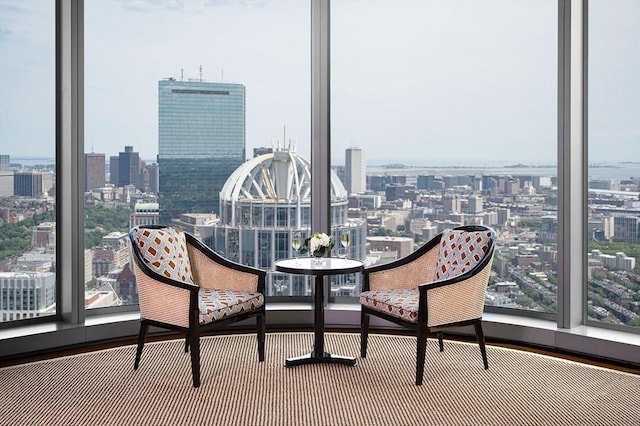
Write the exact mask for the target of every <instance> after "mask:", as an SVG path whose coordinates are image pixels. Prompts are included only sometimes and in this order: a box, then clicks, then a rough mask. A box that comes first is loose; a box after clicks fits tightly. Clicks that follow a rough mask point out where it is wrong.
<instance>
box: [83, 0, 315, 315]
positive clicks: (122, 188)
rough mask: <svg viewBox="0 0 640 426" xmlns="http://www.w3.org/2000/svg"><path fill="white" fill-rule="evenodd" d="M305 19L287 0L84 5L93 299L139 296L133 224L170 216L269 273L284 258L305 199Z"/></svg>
mask: <svg viewBox="0 0 640 426" xmlns="http://www.w3.org/2000/svg"><path fill="white" fill-rule="evenodd" d="M309 16H310V6H309V3H308V2H304V1H293V0H291V1H276V2H209V1H188V2H180V3H175V2H133V3H132V2H114V1H107V0H105V1H99V0H94V1H90V2H86V3H85V36H86V40H85V74H86V76H85V97H86V99H85V125H86V129H85V152H86V161H87V163H86V164H87V175H86V185H87V186H86V191H87V192H86V198H85V199H86V211H87V220H86V222H85V231H86V236H87V237H86V249H87V251H86V259H87V261H86V264H87V265H91V266H88V267H87V274H86V277H85V280H86V291H87V299H88V300H94V301H95V303H93V302H91V303H87V307H88V308H93V307H105V306H116V305H128V304H136V303H137V291H136V285H135V279H134V278H133V275H132V273H131V268H130V265H129V256H128V251H129V246H128V240H127V234H126V233H127V231H128V230H129V228H130V227H132V226H136V225H145V224H162V225H173V226H176V227H179V228H181V229H183V230H184V231H186V232H189V233H191V234H193V235H195V236H196V237H197V238H199V239H201V240H202V241H203V242H204V243H205V244H207V245H208V246H210V247H211V248H213V249H214V250H215V251H217V252H218V253H221V254H223V255H224V256H226V257H228V258H229V259H231V260H234V261H236V262H240V263H243V264H247V265H251V266H256V267H260V268H264V269H270V268H271V265H272V263H273V261H274V259H275V258H279V257H283V256H284V257H291V256H293V252H292V249H291V244H290V236H291V234H292V230H293V229H294V228H301V227H303V226H304V224H303V223H300V222H296V221H295V218H296V217H298V216H297V215H296V214H295V213H296V211H297V209H298V208H300V209H301V210H303V209H308V205H309V202H310V199H309V197H308V194H306V192H305V191H304V189H305V188H306V186H305V185H307V184H308V179H307V180H305V179H304V176H305V175H304V173H305V172H306V169H305V167H306V166H308V162H309V152H310V149H309V135H310V133H311V132H310V118H309V116H310V92H309V87H310V21H309ZM114 23H117V25H116V26H114ZM248 28H250V30H248ZM114 29H116V30H115V31H114ZM124 94H126V96H123V95H124ZM276 156H277V158H276ZM276 165H277V167H276ZM283 170H284V172H285V174H284V175H279V176H278V178H276V174H280V173H282V171H283ZM289 170H295V171H296V174H297V175H298V176H299V177H301V179H300V181H299V182H300V183H301V187H302V188H303V190H302V191H299V190H298V189H299V188H298V186H297V183H298V181H295V182H294V180H293V177H294V175H295V174H293V173H292V174H287V172H288V171H289ZM282 177H284V178H285V179H288V180H282ZM276 180H277V182H276ZM292 182H293V183H294V184H295V185H293V186H292V185H291V183H292ZM298 194H301V195H302V196H303V197H305V198H303V199H302V203H301V205H299V204H297V203H298V199H297V198H295V197H297V196H298ZM290 204H291V205H293V206H294V207H296V209H294V210H293V213H294V214H292V215H289V214H288V212H287V210H286V207H287V206H289V205H290ZM276 207H277V210H276ZM289 216H292V217H289ZM279 280H280V281H282V280H286V281H287V282H288V280H289V277H286V276H285V277H281V278H280V279H279ZM282 288H284V286H283V285H278V289H279V290H278V294H283V295H289V296H292V295H298V294H295V293H293V292H292V290H289V292H284V291H280V290H281V289H282ZM287 288H289V289H292V288H293V286H290V285H288V286H287ZM274 292H276V290H275V286H274V284H273V278H272V276H271V275H269V278H268V284H267V293H268V294H269V295H271V294H272V293H274ZM305 294H306V293H305Z"/></svg>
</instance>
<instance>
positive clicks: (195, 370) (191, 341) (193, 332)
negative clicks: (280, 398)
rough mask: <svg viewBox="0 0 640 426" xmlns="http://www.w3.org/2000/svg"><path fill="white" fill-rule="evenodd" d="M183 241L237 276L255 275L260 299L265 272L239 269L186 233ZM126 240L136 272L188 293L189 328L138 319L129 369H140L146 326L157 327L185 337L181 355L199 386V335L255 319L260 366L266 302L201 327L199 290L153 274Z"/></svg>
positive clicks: (132, 242) (196, 385) (238, 265)
mask: <svg viewBox="0 0 640 426" xmlns="http://www.w3.org/2000/svg"><path fill="white" fill-rule="evenodd" d="M140 228H149V229H164V228H167V226H162V225H144V226H140ZM184 234H185V237H186V241H187V245H190V246H191V247H192V248H195V249H196V250H198V251H200V252H201V253H203V254H204V255H206V256H207V257H208V258H209V259H211V260H212V261H214V262H216V263H218V264H220V265H223V266H226V267H228V268H231V269H235V270H237V271H240V272H246V273H251V274H255V275H257V276H258V287H257V290H256V291H257V292H259V293H262V294H263V295H264V289H265V281H266V275H267V273H266V271H264V270H261V269H258V268H253V267H250V266H246V265H242V264H240V263H236V262H232V261H230V260H228V259H226V258H224V257H222V256H220V255H219V254H217V253H216V252H214V251H213V250H211V249H210V248H209V247H207V246H206V245H204V244H203V243H202V242H200V241H199V240H198V239H196V238H195V237H194V236H193V235H191V234H189V233H186V232H185V233H184ZM129 238H130V240H131V247H132V253H133V256H132V257H133V259H134V261H135V262H136V266H137V267H138V268H140V270H141V271H142V272H143V273H144V274H145V275H147V276H149V277H150V278H152V279H154V280H156V281H161V282H163V283H164V284H167V285H170V286H174V287H179V288H183V289H186V290H189V292H190V300H189V327H188V328H184V327H179V326H176V325H173V324H168V323H164V322H158V321H153V320H149V319H146V318H142V316H141V317H140V332H139V333H138V348H137V350H136V359H135V363H134V366H133V368H134V369H136V370H137V369H138V366H139V365H140V358H141V357H142V349H143V347H144V342H145V338H146V335H147V332H148V330H149V327H150V326H155V327H160V328H164V329H169V330H173V331H177V332H180V333H184V334H185V344H184V351H185V353H187V352H189V351H190V352H191V374H192V377H193V387H199V386H200V335H201V334H202V333H205V332H208V331H210V330H212V329H215V328H218V327H220V326H224V325H229V324H232V323H235V322H238V321H243V320H245V319H247V318H251V317H256V327H257V339H258V360H259V361H260V362H262V361H264V351H265V332H266V330H265V315H266V309H265V305H266V299H265V303H264V304H263V305H262V306H261V307H260V308H259V309H256V310H253V311H247V312H242V313H239V314H237V315H233V316H230V317H228V318H225V319H223V320H217V321H213V322H211V323H208V324H205V325H201V324H200V321H199V315H200V312H199V309H198V291H199V289H200V287H199V286H198V285H196V284H189V283H185V282H182V281H177V280H172V279H170V278H167V277H165V276H163V275H160V274H158V273H157V272H156V271H154V270H153V269H151V268H150V267H149V266H148V265H147V264H146V263H145V262H144V260H142V255H141V253H140V250H139V248H138V245H137V244H136V243H135V241H134V240H133V237H132V235H131V234H129Z"/></svg>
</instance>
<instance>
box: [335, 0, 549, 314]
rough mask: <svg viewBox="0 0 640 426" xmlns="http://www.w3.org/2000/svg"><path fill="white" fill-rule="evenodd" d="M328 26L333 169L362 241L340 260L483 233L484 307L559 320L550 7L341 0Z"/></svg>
mask: <svg viewBox="0 0 640 426" xmlns="http://www.w3.org/2000/svg"><path fill="white" fill-rule="evenodd" d="M479 17H481V18H482V19H478V18H479ZM331 18H332V19H331V31H332V34H331V42H332V45H331V48H332V50H331V54H332V57H331V66H332V69H331V78H332V79H331V82H332V93H331V101H332V110H331V112H332V118H331V123H332V151H331V152H332V155H333V158H332V164H333V165H334V169H335V170H336V171H337V172H338V173H339V174H340V175H341V177H342V182H343V183H344V185H345V187H346V189H347V192H348V193H349V196H348V207H349V209H348V218H349V219H348V223H349V225H350V226H352V227H354V226H359V225H358V224H359V223H361V222H365V226H364V227H363V228H362V229H363V230H366V235H365V234H364V232H363V233H362V237H361V240H359V239H358V236H357V235H354V238H353V241H354V243H356V244H354V246H355V245H360V247H361V249H359V250H356V251H355V252H354V250H355V249H356V247H351V249H350V250H351V251H350V254H352V255H355V256H359V257H360V258H362V259H364V258H365V257H366V259H367V263H376V262H386V261H390V260H393V259H396V258H398V257H402V256H404V255H406V254H408V252H410V251H413V249H414V248H415V247H417V246H419V245H420V244H423V243H425V242H426V241H428V240H430V239H431V238H433V237H434V236H435V235H437V234H438V233H440V232H442V231H443V230H444V229H446V228H451V227H454V226H458V225H463V224H484V225H488V226H491V227H493V228H495V229H496V231H497V232H498V233H499V235H500V238H498V247H497V251H496V256H495V260H494V275H493V276H492V278H491V282H490V287H489V292H488V298H487V305H488V307H489V309H511V310H517V311H519V312H527V313H530V314H533V313H536V312H539V313H542V314H543V315H544V314H546V313H550V314H555V312H556V268H557V265H556V255H555V250H556V240H557V232H558V230H557V227H558V223H557V214H556V208H557V201H556V198H557V161H556V156H557V134H556V129H557V124H556V122H557V116H556V108H557V106H556V104H557V95H556V93H557V81H556V80H557V78H556V73H557V71H556V70H557V2H555V1H552V0H548V1H520V0H518V1H474V2H465V1H455V0H450V1H439V2H433V1H387V2H383V1H340V2H334V3H332V8H331ZM356 28H357V29H356ZM365 175H366V177H365ZM365 246H366V249H365ZM407 247H408V249H407ZM358 293H359V288H357V287H355V288H354V294H353V295H352V296H355V295H357V294H358Z"/></svg>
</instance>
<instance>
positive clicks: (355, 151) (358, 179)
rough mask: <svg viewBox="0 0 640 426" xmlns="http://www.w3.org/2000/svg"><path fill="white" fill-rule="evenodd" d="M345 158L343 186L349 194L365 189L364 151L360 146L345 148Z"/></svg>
mask: <svg viewBox="0 0 640 426" xmlns="http://www.w3.org/2000/svg"><path fill="white" fill-rule="evenodd" d="M345 154H346V158H345V181H346V182H345V184H346V185H345V186H346V187H347V191H348V192H349V194H357V193H359V192H364V191H366V190H367V177H366V167H365V164H364V152H362V150H361V149H360V148H347V150H346V152H345Z"/></svg>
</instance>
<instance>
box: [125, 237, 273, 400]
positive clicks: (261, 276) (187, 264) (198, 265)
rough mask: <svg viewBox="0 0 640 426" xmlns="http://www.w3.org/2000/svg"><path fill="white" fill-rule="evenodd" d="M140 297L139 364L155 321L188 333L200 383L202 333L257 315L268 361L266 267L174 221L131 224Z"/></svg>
mask: <svg viewBox="0 0 640 426" xmlns="http://www.w3.org/2000/svg"><path fill="white" fill-rule="evenodd" d="M129 238H130V239H131V252H132V257H133V259H134V261H133V262H132V263H133V265H134V268H133V270H134V273H135V275H136V280H137V284H138V295H139V300H140V333H139V334H138V349H137V351H136V360H135V364H134V369H137V368H138V365H139V364H140V358H141V356H142V349H143V346H144V341H145V336H146V334H147V331H148V329H149V326H157V327H161V328H166V329H170V330H175V331H179V332H182V333H185V335H186V339H185V348H184V349H185V352H189V350H190V351H191V373H192V376H193V386H194V387H198V386H200V334H201V333H202V332H204V331H206V330H208V329H209V328H211V327H214V326H217V325H221V324H229V323H232V322H236V321H240V320H244V319H246V318H249V317H253V316H255V317H256V321H257V335H258V359H259V361H264V343H265V299H264V286H265V277H266V272H265V271H262V270H259V269H255V268H251V267H248V266H244V265H240V264H237V263H234V262H231V261H229V260H227V259H225V258H223V257H221V256H220V255H218V254H217V253H215V252H213V251H212V250H211V249H209V248H208V247H207V246H205V245H204V244H202V243H201V242H200V241H198V240H197V239H196V238H195V237H193V236H192V235H190V234H187V233H184V232H181V231H179V230H177V229H174V228H171V227H163V226H139V227H135V228H133V229H131V230H130V232H129Z"/></svg>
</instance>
